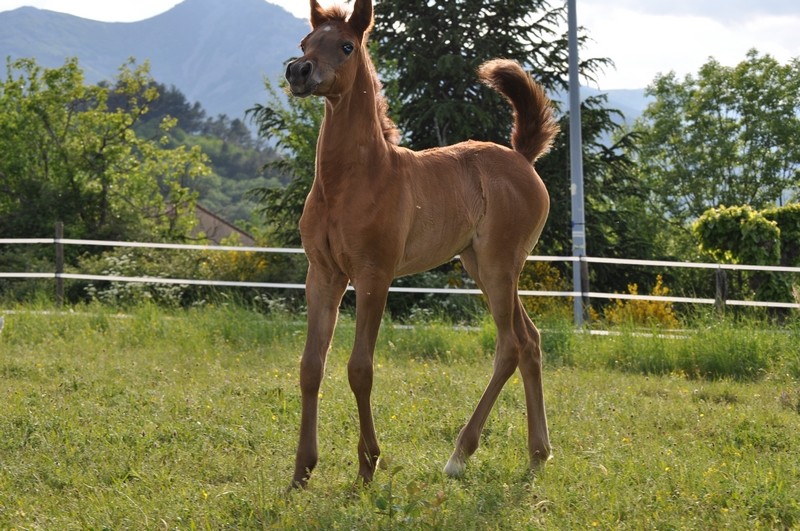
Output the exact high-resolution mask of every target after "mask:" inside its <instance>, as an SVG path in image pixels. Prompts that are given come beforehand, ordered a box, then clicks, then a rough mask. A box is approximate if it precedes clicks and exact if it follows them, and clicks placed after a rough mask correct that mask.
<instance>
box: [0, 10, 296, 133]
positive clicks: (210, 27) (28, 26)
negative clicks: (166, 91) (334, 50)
mask: <svg viewBox="0 0 800 531" xmlns="http://www.w3.org/2000/svg"><path fill="white" fill-rule="evenodd" d="M307 32H308V22H307V21H304V20H301V19H298V18H296V17H294V16H292V15H291V14H289V13H288V12H287V11H285V10H284V9H283V8H280V7H278V6H275V5H273V4H269V3H267V2H265V1H264V0H226V1H225V2H219V1H217V0H185V1H184V2H182V3H181V4H178V5H177V6H175V7H174V8H173V9H171V10H169V11H167V12H165V13H163V14H161V15H158V16H156V17H153V18H150V19H147V20H143V21H139V22H131V23H108V22H97V21H93V20H87V19H83V18H79V17H75V16H72V15H66V14H62V13H55V12H52V11H46V10H40V9H36V8H31V7H23V8H19V9H16V10H13V11H7V12H2V13H0V57H2V58H4V59H5V58H6V57H11V58H12V59H13V58H19V57H34V58H36V60H37V62H38V63H39V64H41V65H43V66H47V67H54V66H60V65H62V64H63V63H64V59H65V58H67V57H78V59H79V61H80V64H81V66H82V68H83V69H84V71H85V73H86V76H87V78H88V80H89V81H90V82H97V81H100V80H103V79H111V78H112V77H114V75H115V74H116V72H117V69H118V68H119V67H120V65H122V64H123V63H124V62H125V61H126V60H127V59H128V58H129V57H135V58H136V59H137V61H139V62H143V61H144V60H148V61H149V62H150V64H151V69H152V74H153V77H155V79H156V80H158V81H159V82H160V83H164V84H166V85H175V86H176V87H178V88H179V89H180V90H181V91H182V92H183V93H184V94H185V95H186V97H187V98H188V99H189V100H190V101H199V102H200V103H201V104H202V105H203V107H204V108H205V109H206V110H207V111H208V113H209V114H210V115H211V116H215V115H217V114H221V113H224V114H227V115H228V116H230V117H231V118H242V117H243V115H244V111H245V110H246V109H248V108H250V107H252V105H253V104H254V103H255V102H257V101H262V102H263V101H264V98H265V91H264V83H263V79H264V77H265V76H266V77H269V78H270V79H275V78H277V77H278V76H280V75H281V73H282V72H283V62H284V61H285V60H286V59H287V58H289V57H292V56H294V55H297V51H298V50H297V44H298V43H299V42H300V39H301V38H302V37H303V36H304V35H305V34H306V33H307Z"/></svg>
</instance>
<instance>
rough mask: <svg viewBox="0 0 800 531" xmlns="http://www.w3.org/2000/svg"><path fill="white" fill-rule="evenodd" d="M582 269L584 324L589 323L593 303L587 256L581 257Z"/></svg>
mask: <svg viewBox="0 0 800 531" xmlns="http://www.w3.org/2000/svg"><path fill="white" fill-rule="evenodd" d="M579 265H580V268H581V310H582V311H583V322H584V323H589V308H590V306H591V304H592V303H591V301H590V300H589V262H587V261H586V257H585V256H580V263H579Z"/></svg>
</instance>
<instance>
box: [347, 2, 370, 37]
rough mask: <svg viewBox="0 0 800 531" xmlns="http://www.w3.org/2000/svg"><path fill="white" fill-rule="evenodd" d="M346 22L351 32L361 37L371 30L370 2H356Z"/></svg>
mask: <svg viewBox="0 0 800 531" xmlns="http://www.w3.org/2000/svg"><path fill="white" fill-rule="evenodd" d="M348 22H349V23H350V27H352V28H353V31H355V32H356V33H358V34H359V35H361V36H363V35H364V34H365V33H367V32H368V31H369V30H370V29H372V0H356V5H355V6H353V14H352V15H350V18H349V19H348Z"/></svg>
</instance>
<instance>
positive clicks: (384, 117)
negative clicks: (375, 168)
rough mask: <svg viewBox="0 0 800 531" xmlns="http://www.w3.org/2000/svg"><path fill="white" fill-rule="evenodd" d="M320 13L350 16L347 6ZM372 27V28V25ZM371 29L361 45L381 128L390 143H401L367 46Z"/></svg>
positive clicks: (342, 18)
mask: <svg viewBox="0 0 800 531" xmlns="http://www.w3.org/2000/svg"><path fill="white" fill-rule="evenodd" d="M320 15H321V16H322V17H323V18H325V19H327V20H328V21H334V22H347V20H348V18H349V17H350V12H349V10H348V9H347V8H346V7H345V6H341V5H333V6H330V7H328V8H324V9H323V10H322V12H321V13H320ZM370 29H372V28H371V27H370ZM370 29H368V30H367V31H366V32H365V33H364V36H363V38H362V39H361V47H362V49H363V54H364V58H365V60H366V63H367V68H368V70H369V74H370V76H371V77H372V82H373V84H374V86H375V107H376V110H377V112H378V119H379V120H380V123H381V129H382V130H383V138H384V139H385V140H386V141H387V142H389V143H390V144H395V145H397V144H399V143H400V130H399V129H397V125H396V124H395V123H394V121H393V120H392V119H391V118H389V104H388V103H387V101H386V97H385V96H384V95H383V84H382V83H381V80H380V79H378V73H377V71H376V70H375V65H374V64H373V63H372V57H370V55H369V49H368V48H367V40H368V38H369V32H370Z"/></svg>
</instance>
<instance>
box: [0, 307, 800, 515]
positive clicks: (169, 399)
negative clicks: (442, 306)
mask: <svg viewBox="0 0 800 531" xmlns="http://www.w3.org/2000/svg"><path fill="white" fill-rule="evenodd" d="M13 310H15V311H14V312H13V313H11V312H9V311H8V310H5V311H3V310H0V314H5V317H6V325H5V329H4V330H3V332H2V334H0V383H1V385H0V400H2V403H3V407H2V408H0V434H2V436H0V463H2V466H0V528H3V529H6V528H19V529H99V528H108V529H154V528H168V529H169V528H177V529H194V528H205V529H263V528H275V529H353V528H357V529H538V528H545V529H576V528H578V529H585V528H623V529H624V528H630V529H641V528H669V529H685V528H703V529H719V528H728V527H729V528H734V529H751V528H759V527H760V528H796V527H797V526H800V501H799V499H798V497H797V492H800V384H799V383H798V379H800V373H798V372H797V367H798V363H797V359H798V351H797V348H798V347H797V346H796V344H795V343H796V342H793V341H792V340H791V336H789V335H787V332H786V331H785V330H780V329H774V328H771V329H762V328H763V327H761V326H759V327H755V326H733V325H726V324H722V325H719V326H718V327H716V326H710V325H709V326H707V327H705V328H698V329H696V330H692V331H687V332H686V333H682V334H681V336H682V337H681V338H668V337H663V336H658V335H642V334H641V333H640V332H639V331H634V330H622V331H619V332H620V333H619V334H618V335H609V336H590V335H587V334H575V333H573V332H572V331H571V328H570V327H569V326H568V325H567V324H565V323H557V322H556V323H544V322H543V323H541V327H542V329H543V335H542V337H543V349H544V352H545V364H546V365H545V375H544V376H545V393H546V400H547V410H548V415H549V421H550V427H551V438H552V442H553V446H554V450H555V458H554V459H553V460H552V461H551V462H550V463H549V464H548V466H547V467H546V469H545V470H544V471H543V472H542V473H539V474H537V475H532V474H531V473H530V472H528V470H527V451H526V449H525V441H526V434H525V417H524V393H523V391H522V385H521V382H520V381H519V378H518V377H517V376H514V377H512V379H511V380H510V381H509V383H508V385H507V388H506V389H505V390H504V392H503V393H502V394H501V396H500V398H499V400H498V402H497V405H496V407H495V410H494V412H493V414H492V416H491V417H490V419H489V421H488V423H487V425H486V429H485V431H484V436H483V438H482V440H481V448H480V449H479V450H478V452H477V453H476V454H475V456H474V457H473V459H472V460H471V461H470V464H469V468H468V470H467V474H466V477H465V478H464V479H462V480H458V481H455V480H451V479H448V478H446V477H445V476H444V475H443V474H442V473H441V472H440V471H441V467H442V466H443V464H444V462H445V460H446V459H447V456H448V455H449V452H450V451H451V450H452V445H453V443H454V440H455V437H456V435H457V433H458V430H459V429H460V428H461V426H462V424H463V422H464V421H465V420H466V418H467V417H468V416H469V414H470V412H471V411H472V408H473V407H474V405H475V403H476V402H477V400H478V398H479V397H480V394H481V392H482V390H483V387H484V385H485V384H486V382H487V381H488V378H489V375H490V372H491V351H492V350H493V344H494V336H493V332H492V328H491V326H489V325H488V324H485V325H482V326H479V327H476V328H470V329H465V328H454V327H452V326H451V325H449V324H447V323H434V324H433V325H431V326H427V325H425V324H424V323H420V325H419V326H415V327H413V328H397V327H393V326H391V325H392V323H389V322H386V323H384V325H385V326H384V328H383V331H382V333H381V336H380V338H379V346H378V351H377V353H376V360H375V361H376V372H375V389H374V392H373V404H374V409H375V418H376V424H377V427H378V432H379V438H380V440H381V443H382V448H383V455H384V460H383V462H384V466H383V467H382V469H381V470H379V471H378V473H377V475H376V479H375V482H374V483H373V484H371V485H370V486H368V487H364V488H356V489H355V490H354V489H353V486H352V485H353V483H352V482H353V479H354V477H355V471H356V467H357V464H356V459H355V448H356V444H357V437H358V434H357V427H356V425H357V421H356V419H355V407H354V400H353V398H352V395H351V393H350V390H349V386H348V384H347V374H346V359H347V356H348V354H349V350H350V346H351V342H352V336H353V328H354V327H353V323H352V320H351V319H349V318H348V317H347V316H345V317H343V319H342V323H341V326H340V327H339V329H338V331H337V336H336V338H335V339H334V347H333V349H332V351H331V353H330V355H329V363H328V367H327V372H326V377H325V381H324V384H323V388H322V391H321V416H320V427H319V429H320V453H321V461H320V465H319V467H318V469H317V470H316V471H315V475H314V477H313V478H312V482H311V485H310V488H309V490H307V491H304V492H295V493H291V494H289V495H286V494H285V491H284V489H285V487H286V485H287V484H288V480H289V477H290V474H291V470H292V465H293V462H292V461H293V454H294V450H295V443H296V436H297V432H296V430H297V424H298V422H299V392H298V390H297V383H296V382H297V374H296V373H297V365H298V359H299V353H300V350H301V348H302V344H303V340H304V334H305V326H304V322H303V320H302V319H301V318H297V317H295V316H292V315H271V316H267V317H265V316H263V315H260V314H257V313H254V312H250V311H247V310H243V309H241V308H239V307H235V306H227V307H226V306H218V307H212V308H204V309H193V310H186V311H179V310H170V311H167V310H162V309H159V308H156V307H153V306H143V307H140V308H135V309H133V310H131V311H130V312H129V313H127V314H125V315H119V314H117V313H115V312H114V311H111V310H108V309H105V308H102V307H95V306H90V307H80V308H75V309H74V310H73V311H68V312H50V311H44V310H48V309H47V308H44V307H42V308H34V309H33V310H35V311H30V310H31V308H13ZM715 345H716V346H717V347H716V348H715ZM728 356H740V357H741V358H743V360H744V361H729V360H728V358H727V357H728ZM637 357H641V358H643V359H646V360H648V361H646V362H641V364H640V365H637V362H636V358H637ZM660 358H664V359H666V360H667V361H666V362H663V361H659V360H660ZM714 360H716V361H714Z"/></svg>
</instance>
